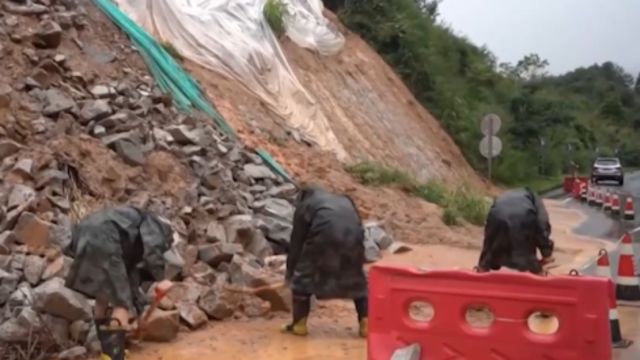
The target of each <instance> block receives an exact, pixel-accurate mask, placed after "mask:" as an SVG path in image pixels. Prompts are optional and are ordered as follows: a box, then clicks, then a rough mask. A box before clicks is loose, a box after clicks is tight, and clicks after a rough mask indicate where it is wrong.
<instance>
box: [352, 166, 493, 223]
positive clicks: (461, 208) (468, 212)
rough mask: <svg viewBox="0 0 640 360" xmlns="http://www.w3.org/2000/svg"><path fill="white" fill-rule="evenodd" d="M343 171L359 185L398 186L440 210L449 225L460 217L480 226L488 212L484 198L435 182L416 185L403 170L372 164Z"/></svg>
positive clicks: (487, 205)
mask: <svg viewBox="0 0 640 360" xmlns="http://www.w3.org/2000/svg"><path fill="white" fill-rule="evenodd" d="M346 170H347V171H348V172H349V173H350V174H351V175H352V176H354V177H355V178H356V179H357V180H358V182H360V183H361V184H363V185H368V186H394V187H398V188H400V189H402V190H403V191H405V192H407V193H409V194H412V195H414V196H417V197H419V198H422V199H424V200H425V201H428V202H430V203H433V204H436V205H438V206H440V207H442V208H443V209H444V212H443V213H442V221H443V222H444V223H445V224H447V225H449V226H454V225H458V224H459V223H460V222H459V219H460V218H462V219H464V220H465V221H467V222H469V223H471V224H474V225H478V226H482V225H484V222H485V220H486V218H487V213H488V212H489V207H490V203H489V202H488V201H487V200H486V199H485V197H484V196H482V195H480V194H475V193H473V192H472V191H471V190H469V189H468V188H466V187H459V188H457V189H453V190H452V189H450V188H448V187H447V186H446V185H445V184H443V183H441V182H439V181H429V182H427V183H420V182H418V181H417V180H415V179H414V178H413V177H411V176H410V175H409V174H407V173H405V172H403V171H400V170H397V169H392V168H388V167H385V166H382V165H379V164H376V163H372V162H362V163H359V164H356V165H353V166H348V167H347V168H346Z"/></svg>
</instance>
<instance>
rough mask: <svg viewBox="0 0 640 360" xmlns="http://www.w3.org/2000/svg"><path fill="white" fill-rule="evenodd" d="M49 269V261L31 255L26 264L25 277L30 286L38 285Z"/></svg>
mask: <svg viewBox="0 0 640 360" xmlns="http://www.w3.org/2000/svg"><path fill="white" fill-rule="evenodd" d="M46 267H47V261H46V260H45V259H44V258H41V257H40V256H37V255H29V256H27V259H26V260H25V262H24V277H25V279H27V281H28V282H29V284H31V285H37V284H38V283H39V282H40V279H41V277H42V273H43V272H44V269H45V268H46Z"/></svg>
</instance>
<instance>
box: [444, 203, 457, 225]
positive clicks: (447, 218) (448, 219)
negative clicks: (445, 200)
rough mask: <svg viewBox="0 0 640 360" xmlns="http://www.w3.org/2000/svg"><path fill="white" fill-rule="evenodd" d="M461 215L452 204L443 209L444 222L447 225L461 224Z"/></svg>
mask: <svg viewBox="0 0 640 360" xmlns="http://www.w3.org/2000/svg"><path fill="white" fill-rule="evenodd" d="M459 217H460V216H459V215H458V213H457V212H456V210H455V209H454V208H452V207H450V206H447V207H445V208H444V210H443V211H442V222H443V223H444V224H445V225H447V226H457V225H460V220H459Z"/></svg>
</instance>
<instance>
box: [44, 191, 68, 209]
mask: <svg viewBox="0 0 640 360" xmlns="http://www.w3.org/2000/svg"><path fill="white" fill-rule="evenodd" d="M47 199H49V201H50V202H51V204H52V205H53V206H55V207H57V208H59V209H61V210H64V211H69V210H70V209H71V203H70V202H69V200H68V199H67V198H64V197H62V196H55V195H51V194H48V195H47Z"/></svg>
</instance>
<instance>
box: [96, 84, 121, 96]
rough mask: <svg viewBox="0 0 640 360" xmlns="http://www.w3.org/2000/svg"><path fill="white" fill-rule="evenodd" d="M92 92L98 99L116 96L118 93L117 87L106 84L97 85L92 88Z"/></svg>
mask: <svg viewBox="0 0 640 360" xmlns="http://www.w3.org/2000/svg"><path fill="white" fill-rule="evenodd" d="M90 92H91V94H93V96H95V97H96V98H98V99H105V98H110V97H115V96H116V95H117V94H118V93H117V92H116V89H114V88H112V87H109V86H106V85H96V86H94V87H92V88H91V90H90Z"/></svg>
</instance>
